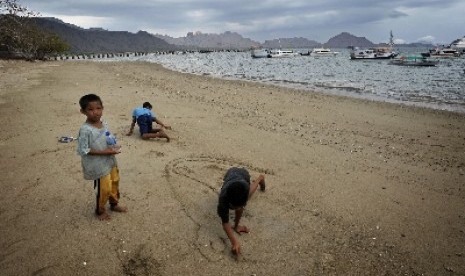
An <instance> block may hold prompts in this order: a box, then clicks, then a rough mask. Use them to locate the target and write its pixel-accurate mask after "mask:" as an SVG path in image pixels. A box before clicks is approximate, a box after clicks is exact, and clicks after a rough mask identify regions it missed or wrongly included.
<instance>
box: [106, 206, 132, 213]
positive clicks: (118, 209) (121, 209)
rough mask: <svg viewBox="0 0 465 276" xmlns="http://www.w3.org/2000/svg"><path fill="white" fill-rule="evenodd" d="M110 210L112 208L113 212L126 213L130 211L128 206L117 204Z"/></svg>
mask: <svg viewBox="0 0 465 276" xmlns="http://www.w3.org/2000/svg"><path fill="white" fill-rule="evenodd" d="M110 210H112V211H113V212H119V213H126V212H127V211H128V208H126V207H123V206H119V205H115V206H112V207H111V208H110Z"/></svg>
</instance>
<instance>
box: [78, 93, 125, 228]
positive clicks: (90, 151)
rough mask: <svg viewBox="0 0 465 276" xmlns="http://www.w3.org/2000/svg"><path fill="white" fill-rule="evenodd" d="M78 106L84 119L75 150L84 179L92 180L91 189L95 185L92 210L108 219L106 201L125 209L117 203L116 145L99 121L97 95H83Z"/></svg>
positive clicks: (115, 209) (103, 123) (102, 217)
mask: <svg viewBox="0 0 465 276" xmlns="http://www.w3.org/2000/svg"><path fill="white" fill-rule="evenodd" d="M79 105H80V107H81V113H82V114H84V115H86V117H87V120H86V122H85V123H84V124H83V125H82V126H81V128H80V129H79V137H78V148H77V152H78V154H79V155H80V156H81V164H82V169H83V173H84V179H87V180H94V189H95V188H97V206H96V208H95V213H96V214H97V217H98V219H100V220H108V219H110V216H109V215H108V213H107V212H106V208H105V205H106V203H107V202H110V209H111V210H112V211H114V212H127V208H125V207H121V206H119V205H118V201H119V197H120V193H119V170H118V164H117V163H116V158H115V155H116V154H118V153H120V152H121V150H120V146H118V145H117V144H116V138H115V136H113V135H112V134H111V132H110V131H109V130H108V126H107V124H106V123H105V122H103V121H102V114H103V104H102V100H101V99H100V97H99V96H97V95H95V94H88V95H85V96H83V97H81V99H80V100H79Z"/></svg>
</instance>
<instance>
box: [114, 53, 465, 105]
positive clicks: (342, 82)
mask: <svg viewBox="0 0 465 276" xmlns="http://www.w3.org/2000/svg"><path fill="white" fill-rule="evenodd" d="M305 51H307V50H302V52H305ZM335 51H339V52H340V53H339V54H338V55H337V56H330V57H329V56H328V57H311V56H297V57H292V58H260V59H253V58H252V57H251V53H250V52H247V51H246V52H211V53H177V54H149V55H146V56H135V57H127V58H119V59H125V60H128V59H129V60H138V61H147V62H154V63H158V64H161V65H162V66H164V67H166V68H169V69H172V70H175V71H180V72H185V73H193V74H202V75H211V76H213V77H219V78H227V79H240V80H248V81H254V82H262V83H269V84H275V85H281V86H285V87H291V88H298V89H304V90H308V91H309V93H311V92H312V91H317V92H323V93H331V94H337V95H344V96H349V97H358V98H364V99H371V100H376V101H387V102H395V103H402V104H409V105H417V106H423V107H429V108H434V109H441V110H449V111H458V112H462V113H465V57H459V58H443V59H440V61H439V63H438V65H437V66H436V67H409V66H397V65H390V64H389V61H388V60H351V59H350V57H349V56H350V52H349V50H348V49H338V50H336V49H335ZM397 51H400V52H401V53H406V54H415V53H416V54H418V55H419V53H420V52H424V51H427V49H417V48H406V49H397Z"/></svg>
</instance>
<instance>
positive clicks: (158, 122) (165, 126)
mask: <svg viewBox="0 0 465 276" xmlns="http://www.w3.org/2000/svg"><path fill="white" fill-rule="evenodd" d="M153 121H154V122H155V123H157V124H159V125H161V126H162V127H164V128H166V129H171V126H169V125H165V124H164V123H163V122H162V121H160V120H158V119H157V118H153Z"/></svg>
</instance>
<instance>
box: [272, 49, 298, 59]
mask: <svg viewBox="0 0 465 276" xmlns="http://www.w3.org/2000/svg"><path fill="white" fill-rule="evenodd" d="M270 55H271V57H272V58H283V57H295V56H299V55H300V54H299V53H297V52H294V51H292V50H271V52H270Z"/></svg>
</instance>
